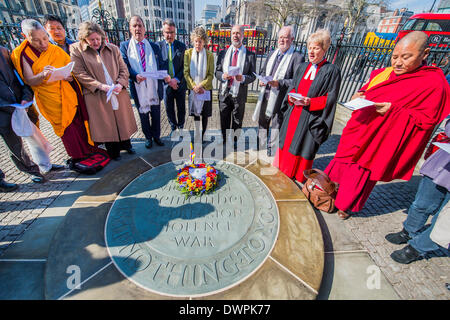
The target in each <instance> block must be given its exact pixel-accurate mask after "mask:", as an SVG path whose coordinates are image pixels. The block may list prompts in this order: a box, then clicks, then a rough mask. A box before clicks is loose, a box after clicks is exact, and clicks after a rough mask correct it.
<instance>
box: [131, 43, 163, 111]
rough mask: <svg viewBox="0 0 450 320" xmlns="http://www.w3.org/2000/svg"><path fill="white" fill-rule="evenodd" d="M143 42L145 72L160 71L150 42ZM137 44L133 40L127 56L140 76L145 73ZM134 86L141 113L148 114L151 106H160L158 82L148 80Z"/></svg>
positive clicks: (132, 67)
mask: <svg viewBox="0 0 450 320" xmlns="http://www.w3.org/2000/svg"><path fill="white" fill-rule="evenodd" d="M142 42H143V43H144V50H145V71H146V72H152V71H158V64H157V63H156V57H155V54H154V52H153V49H152V47H151V45H150V42H148V41H147V39H144V40H143V41H142ZM137 44H138V42H137V41H136V39H134V38H131V40H130V43H129V45H128V50H127V54H128V61H129V62H130V66H131V69H133V71H135V72H137V73H138V74H140V73H142V72H144V70H142V63H141V55H140V52H138V50H137ZM134 85H135V87H136V93H137V96H138V99H139V104H140V108H139V112H140V113H147V112H149V111H150V107H151V106H153V105H157V104H159V96H158V80H156V79H150V78H147V79H146V80H145V81H142V82H141V83H137V82H135V83H134Z"/></svg>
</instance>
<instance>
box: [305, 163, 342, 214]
mask: <svg viewBox="0 0 450 320" xmlns="http://www.w3.org/2000/svg"><path fill="white" fill-rule="evenodd" d="M303 175H304V176H305V177H306V178H307V180H306V182H305V184H304V185H303V188H302V191H303V193H304V194H305V196H306V198H308V200H309V201H310V202H311V203H312V204H313V206H314V207H315V208H316V209H319V210H321V211H325V212H328V213H330V212H332V211H334V209H335V206H334V201H335V199H336V184H335V183H334V182H333V181H331V180H330V178H329V177H328V175H327V174H326V173H325V172H323V171H321V170H319V169H311V170H305V171H303Z"/></svg>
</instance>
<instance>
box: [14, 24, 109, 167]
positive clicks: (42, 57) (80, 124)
mask: <svg viewBox="0 0 450 320" xmlns="http://www.w3.org/2000/svg"><path fill="white" fill-rule="evenodd" d="M21 26H22V33H23V34H24V35H25V37H26V39H25V40H24V41H23V42H22V43H21V44H20V46H19V47H17V48H16V49H14V51H13V52H12V55H11V60H12V61H13V64H14V66H15V68H16V69H17V71H18V73H19V74H20V76H21V77H22V78H23V79H24V81H25V83H27V84H28V85H30V86H31V88H32V89H33V92H34V96H35V100H36V104H37V107H38V109H39V112H40V113H41V114H42V116H43V117H44V118H45V119H47V120H48V121H49V122H50V124H51V125H52V127H53V130H54V132H55V134H56V135H57V136H59V137H60V138H61V140H62V142H63V144H64V147H65V149H66V151H67V154H68V155H69V157H71V159H69V164H73V163H76V162H78V161H81V160H84V159H86V158H88V157H89V156H90V155H91V154H92V153H95V152H101V149H99V148H97V147H95V146H94V143H93V142H92V141H91V140H90V137H89V128H88V122H87V121H88V116H87V112H86V106H85V103H84V99H83V96H82V94H81V90H80V86H79V84H78V83H77V82H76V80H74V79H73V77H72V76H71V75H70V76H68V77H67V78H66V79H63V80H60V81H51V82H49V81H48V80H49V78H50V76H51V74H52V72H53V71H54V70H55V68H61V67H64V66H66V65H67V64H69V63H70V56H69V55H68V54H67V53H66V52H65V51H64V50H63V49H61V48H59V47H58V46H56V45H54V44H51V43H49V37H48V34H47V32H46V31H45V29H44V28H43V26H42V25H41V24H40V23H39V22H37V21H36V20H33V19H26V20H24V21H23V22H22V24H21Z"/></svg>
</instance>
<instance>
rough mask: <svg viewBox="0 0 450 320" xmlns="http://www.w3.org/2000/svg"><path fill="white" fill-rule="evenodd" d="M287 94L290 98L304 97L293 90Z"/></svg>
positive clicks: (300, 98)
mask: <svg viewBox="0 0 450 320" xmlns="http://www.w3.org/2000/svg"><path fill="white" fill-rule="evenodd" d="M288 96H290V97H291V98H294V99H296V100H302V99H303V98H305V97H304V96H302V95H301V94H300V93H295V92H290V93H288Z"/></svg>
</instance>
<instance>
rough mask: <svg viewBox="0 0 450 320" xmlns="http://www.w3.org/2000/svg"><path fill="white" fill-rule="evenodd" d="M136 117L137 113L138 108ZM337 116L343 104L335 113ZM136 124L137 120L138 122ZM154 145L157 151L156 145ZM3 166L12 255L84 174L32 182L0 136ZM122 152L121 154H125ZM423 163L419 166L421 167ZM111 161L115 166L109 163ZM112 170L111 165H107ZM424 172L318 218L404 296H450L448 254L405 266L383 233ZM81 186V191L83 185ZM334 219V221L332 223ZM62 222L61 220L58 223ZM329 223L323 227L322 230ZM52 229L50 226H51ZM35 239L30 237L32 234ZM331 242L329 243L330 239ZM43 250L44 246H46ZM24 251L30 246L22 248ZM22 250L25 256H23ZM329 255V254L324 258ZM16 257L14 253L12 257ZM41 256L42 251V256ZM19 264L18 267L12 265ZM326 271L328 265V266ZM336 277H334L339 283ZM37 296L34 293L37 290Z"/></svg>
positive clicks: (0, 227) (1, 242) (4, 229)
mask: <svg viewBox="0 0 450 320" xmlns="http://www.w3.org/2000/svg"><path fill="white" fill-rule="evenodd" d="M253 109H254V103H253V104H248V105H247V108H246V114H245V118H244V127H251V128H255V125H256V124H255V123H254V122H252V120H251V114H252V111H253ZM161 114H162V125H161V129H162V136H163V140H164V141H165V142H170V138H169V132H170V126H169V124H168V121H167V119H166V116H165V110H164V107H163V108H162V113H161ZM135 116H136V119H137V120H138V119H139V118H138V115H137V113H136V112H135ZM338 117H339V109H338V112H337V114H336V118H337V119H338ZM137 123H138V126H139V125H140V124H139V121H137ZM208 127H209V128H213V129H218V128H219V112H218V108H217V107H216V105H215V107H214V108H213V116H212V117H211V118H210V123H209V124H208ZM186 128H190V129H192V128H193V120H192V118H191V117H188V118H187V122H186ZM342 128H343V125H342V124H341V123H340V122H339V121H335V124H334V128H333V135H332V136H330V138H329V139H328V140H327V141H326V142H325V143H324V144H323V145H322V147H321V148H320V149H319V152H318V155H317V157H316V160H315V161H314V166H315V167H317V168H319V169H324V168H325V167H326V165H327V164H328V163H329V161H330V160H331V159H332V157H333V155H334V153H335V152H336V148H337V144H338V143H339V139H340V134H341V132H342ZM41 130H42V132H43V134H44V135H45V136H46V137H47V139H48V140H49V141H50V143H51V144H52V145H53V146H54V148H55V149H54V150H53V151H52V153H51V159H52V162H54V163H59V164H63V163H64V161H65V160H66V159H67V154H66V153H65V150H64V147H63V145H62V143H61V141H60V139H59V138H58V137H57V136H56V135H55V134H54V133H53V130H52V128H51V127H50V125H49V124H48V122H46V120H45V119H41ZM144 141H145V139H144V136H143V134H142V132H141V131H140V129H139V131H138V132H137V133H136V134H134V135H133V137H132V142H133V145H135V146H136V145H139V146H141V148H140V150H143V151H142V152H138V153H140V155H143V154H145V148H144V147H143V143H144ZM153 148H154V149H152V150H157V149H155V148H157V147H155V146H154V147H153ZM0 154H1V155H2V156H1V157H0V166H1V168H2V170H3V171H4V172H5V174H6V180H7V181H10V182H15V183H20V184H21V185H20V188H19V189H18V190H17V191H16V192H14V193H0V259H2V258H3V259H5V258H6V257H8V252H13V250H9V249H8V248H11V249H12V245H13V244H14V243H16V245H19V244H20V243H21V242H22V241H23V245H25V243H26V242H28V241H24V240H25V239H27V238H26V236H25V237H24V235H26V234H27V233H28V232H33V230H34V229H33V226H34V225H36V224H35V223H36V222H37V220H38V219H40V217H41V215H43V214H44V213H45V212H47V210H50V209H54V210H57V208H52V207H53V205H54V204H57V202H56V200H57V199H59V198H61V197H64V195H65V192H66V191H68V190H70V186H71V185H72V184H74V183H75V184H76V182H77V181H79V179H83V177H82V176H80V175H79V174H77V173H75V172H71V171H69V170H66V171H62V172H51V173H50V174H49V175H48V178H49V182H46V183H45V184H39V185H38V184H34V183H32V182H31V181H30V180H29V178H28V177H27V175H26V174H24V173H22V172H20V171H19V170H18V169H17V168H16V167H15V166H14V165H13V164H12V162H11V160H10V159H9V157H8V156H7V154H8V151H7V149H6V147H5V145H4V143H3V141H2V140H1V139H0ZM127 157H128V155H126V154H124V155H123V156H122V158H126V159H128V158H127ZM420 163H421V162H419V165H418V167H419V166H420ZM110 166H111V165H110ZM105 169H106V170H108V168H105ZM419 181H420V176H419V175H418V173H417V172H416V173H415V174H414V176H413V178H412V180H411V181H409V182H404V181H392V182H390V183H379V185H377V186H376V187H375V189H374V191H373V193H372V195H371V197H370V198H369V200H368V202H367V206H366V208H365V209H364V210H362V211H361V212H360V213H358V215H356V216H354V217H353V218H351V219H349V220H347V221H340V220H339V219H333V216H332V215H328V214H326V213H320V212H316V215H317V218H318V220H319V222H321V228H322V233H323V235H324V241H325V251H327V252H328V251H330V252H332V253H333V251H337V250H343V251H344V252H347V251H352V250H362V251H363V252H367V253H368V254H369V256H370V258H371V259H372V260H373V261H374V263H375V264H379V265H380V268H381V270H382V273H383V275H384V276H385V277H386V278H387V280H388V282H389V283H390V284H391V285H392V286H393V288H394V289H395V292H396V293H397V294H398V296H399V297H400V298H401V299H430V300H433V299H443V300H448V299H450V294H449V292H450V291H448V290H447V289H446V288H445V283H446V282H450V259H448V258H447V257H445V258H441V257H435V258H432V259H428V260H423V261H419V262H416V263H413V264H410V265H408V266H402V265H399V264H397V263H395V262H394V261H392V260H391V259H390V257H389V254H390V252H392V250H394V249H396V248H395V246H393V245H391V244H389V243H387V242H386V241H385V240H384V236H385V234H386V233H389V232H396V231H399V230H400V229H401V223H402V222H403V220H404V219H405V218H406V212H405V210H406V209H407V208H408V207H409V205H410V204H411V203H412V201H413V200H414V195H415V193H416V191H417V185H418V182H419ZM80 191H81V190H80ZM332 224H333V225H332ZM55 225H58V223H55ZM324 228H325V229H324ZM49 229H51V228H49ZM30 238H31V237H30ZM330 240H331V241H332V243H331V245H330V243H329V241H330ZM42 252H43V253H45V249H43V250H42ZM22 253H23V254H25V253H26V250H24V251H22ZM23 254H21V257H24V256H23ZM328 255H329V254H326V257H327V256H328ZM10 257H12V256H10ZM38 257H41V256H38ZM328 263H331V264H333V263H334V264H335V265H336V261H334V262H333V259H331V261H330V259H328V258H327V259H326V261H325V266H327V264H328ZM14 269H16V268H14ZM325 270H327V269H325ZM336 282H337V280H336V281H335V283H336ZM33 296H34V295H33ZM321 297H322V298H325V299H326V298H328V299H334V298H339V297H338V296H337V295H329V296H328V297H327V296H326V295H325V296H321ZM347 298H348V299H352V298H354V299H356V298H357V293H355V295H353V296H347Z"/></svg>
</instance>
